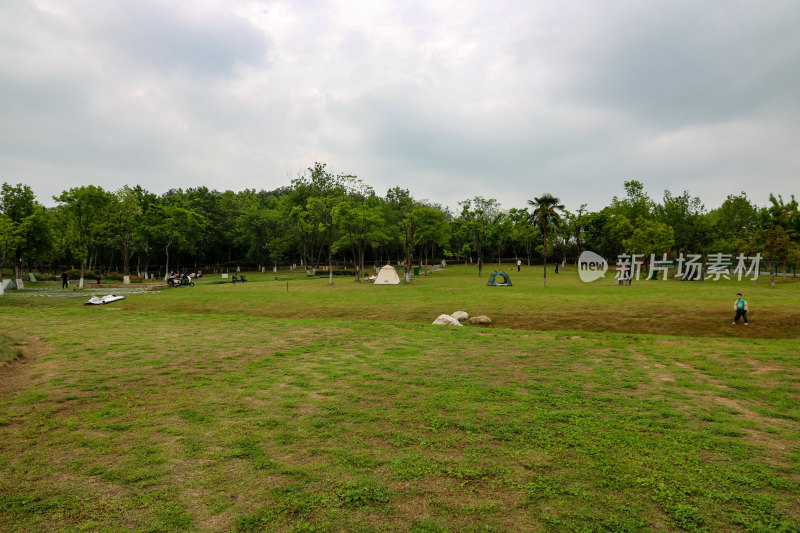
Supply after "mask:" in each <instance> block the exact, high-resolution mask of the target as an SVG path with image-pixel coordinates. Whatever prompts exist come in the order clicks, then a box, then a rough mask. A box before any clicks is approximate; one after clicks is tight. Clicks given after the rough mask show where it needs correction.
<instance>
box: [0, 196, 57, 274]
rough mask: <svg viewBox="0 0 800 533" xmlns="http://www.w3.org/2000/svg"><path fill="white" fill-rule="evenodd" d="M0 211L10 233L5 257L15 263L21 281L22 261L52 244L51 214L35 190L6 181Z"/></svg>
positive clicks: (15, 271) (6, 237) (0, 200)
mask: <svg viewBox="0 0 800 533" xmlns="http://www.w3.org/2000/svg"><path fill="white" fill-rule="evenodd" d="M0 214H2V215H3V216H4V217H5V218H6V219H7V220H6V223H5V224H4V227H5V229H4V231H5V232H8V233H7V235H6V236H5V237H4V240H5V246H6V247H7V250H6V253H7V254H8V257H7V258H6V260H5V261H10V262H12V263H13V268H14V277H15V278H16V280H17V283H18V284H20V283H21V281H22V266H23V262H24V261H26V260H31V259H33V258H34V257H36V256H37V254H39V253H43V252H44V251H46V250H47V249H49V248H50V246H51V243H52V232H51V226H50V223H49V217H48V216H47V213H46V212H45V210H44V208H43V207H42V206H41V205H39V203H38V202H37V201H36V196H35V195H34V194H33V190H32V189H31V188H30V187H28V186H27V185H24V184H22V183H18V184H17V185H14V186H12V185H10V184H8V183H3V185H2V188H0ZM5 261H4V262H5ZM0 280H2V277H0Z"/></svg>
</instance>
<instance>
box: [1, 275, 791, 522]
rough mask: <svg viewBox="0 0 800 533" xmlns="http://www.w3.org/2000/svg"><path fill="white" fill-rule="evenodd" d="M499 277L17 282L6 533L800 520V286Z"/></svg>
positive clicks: (5, 461)
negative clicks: (100, 292)
mask: <svg viewBox="0 0 800 533" xmlns="http://www.w3.org/2000/svg"><path fill="white" fill-rule="evenodd" d="M493 268H494V267H492V266H491V265H490V266H488V267H487V272H485V273H484V277H483V278H478V277H477V274H476V271H475V270H472V269H469V268H467V267H462V266H458V267H448V269H447V270H446V271H444V272H435V273H433V274H431V275H429V276H420V277H418V278H415V279H414V282H413V283H412V284H411V285H410V286H404V285H400V286H390V287H389V286H383V287H376V286H374V285H369V284H356V283H353V282H352V279H347V278H336V283H335V285H334V286H332V287H329V286H327V284H326V282H327V279H305V278H304V277H302V276H299V275H287V274H278V275H275V274H271V273H269V274H252V275H251V274H248V279H251V280H252V281H251V282H248V283H246V284H237V285H236V286H235V287H234V286H233V285H232V284H229V283H226V284H220V283H217V282H218V281H219V276H215V277H213V276H212V277H208V278H206V279H204V280H202V281H201V282H199V283H198V285H197V286H196V287H194V288H188V287H181V288H177V289H174V288H173V289H165V290H162V291H158V292H153V293H148V294H131V295H129V296H128V297H127V298H126V299H125V300H123V301H121V302H117V303H114V304H111V305H108V306H102V307H101V306H97V307H96V306H83V305H81V304H82V303H83V301H85V299H86V298H88V294H89V293H90V291H87V292H86V293H85V294H82V295H81V296H80V297H75V298H72V297H69V296H71V295H72V294H75V293H73V292H72V291H60V290H55V291H50V292H49V293H47V292H45V291H43V293H42V294H43V295H29V294H26V293H23V294H21V295H16V294H12V293H11V292H8V293H6V295H5V296H3V297H0V318H2V324H3V326H2V331H3V332H4V335H2V336H0V358H3V357H6V356H4V355H3V354H4V353H5V352H3V351H2V350H4V349H8V350H10V351H14V350H19V349H21V350H22V352H23V354H22V357H19V356H16V355H15V356H14V360H13V361H10V362H5V363H0V530H3V531H37V530H39V531H51V530H63V531H176V530H203V531H230V530H238V531H261V530H265V531H376V530H377V531H420V532H425V531H428V532H434V531H562V530H563V531H640V530H660V531H680V530H688V531H787V532H788V531H797V530H800V403H798V402H799V401H800V355H798V353H799V352H800V341H798V340H797V339H798V337H800V284H798V282H797V281H794V282H792V283H785V284H784V283H779V284H778V286H777V287H776V288H774V289H771V288H769V287H768V284H767V282H766V279H765V278H762V279H760V280H759V281H758V283H757V284H755V285H754V284H752V283H751V282H750V281H746V282H741V283H739V282H735V281H719V282H711V281H707V282H705V283H683V282H671V281H669V282H663V281H652V282H641V283H634V284H633V285H632V286H631V287H617V286H615V285H613V282H612V280H611V279H610V278H611V277H612V276H611V275H609V278H608V279H607V280H601V281H598V282H596V283H594V284H583V283H581V282H580V281H579V280H578V278H577V275H576V274H575V272H574V270H573V271H570V270H567V271H566V272H562V274H560V275H559V276H555V275H553V274H552V272H551V273H550V275H549V276H548V287H547V288H546V289H545V288H543V287H542V280H541V269H528V268H524V267H523V272H521V273H519V274H517V273H516V272H515V270H516V269H513V270H512V267H510V266H506V269H507V272H509V274H510V275H511V278H512V280H513V282H514V286H513V287H506V288H504V287H486V286H485V283H486V279H487V277H488V274H489V273H491V271H492V270H493ZM276 277H277V278H278V279H276ZM779 279H780V278H779ZM31 286H33V287H35V285H31ZM112 292H113V291H112ZM736 292H743V293H744V294H745V297H746V298H747V299H748V300H749V302H750V308H751V317H750V320H751V324H750V326H748V327H744V326H743V325H741V324H740V325H738V326H732V325H731V324H730V322H731V319H732V317H733V300H734V299H735V294H736ZM47 294H50V296H47ZM456 310H465V311H467V312H469V313H470V314H472V315H477V314H486V315H488V316H490V317H491V318H492V319H493V320H494V323H493V324H492V326H490V327H488V328H479V327H475V326H470V327H463V328H453V327H443V326H431V325H430V322H431V321H432V320H433V319H434V318H436V316H437V315H439V314H441V313H451V312H454V311H456ZM9 336H10V337H9ZM9 353H11V352H9ZM6 358H8V357H6ZM0 360H2V359H0Z"/></svg>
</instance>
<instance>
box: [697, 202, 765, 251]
mask: <svg viewBox="0 0 800 533" xmlns="http://www.w3.org/2000/svg"><path fill="white" fill-rule="evenodd" d="M708 224H709V225H710V226H711V230H712V235H713V240H712V243H711V244H710V245H709V246H708V248H709V249H710V250H713V251H714V252H719V253H733V252H735V251H736V250H737V245H738V243H739V242H740V241H741V240H742V239H743V238H744V237H745V236H746V235H748V234H751V233H753V232H754V231H755V230H756V229H757V228H758V227H759V220H758V208H757V207H756V206H755V205H753V203H752V202H750V200H749V199H748V198H747V194H746V193H744V192H742V193H741V194H739V195H733V194H729V195H728V197H727V198H726V199H725V201H724V202H723V203H722V205H721V206H719V207H718V208H717V209H713V210H711V211H710V212H709V214H708Z"/></svg>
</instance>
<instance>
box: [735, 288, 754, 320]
mask: <svg viewBox="0 0 800 533" xmlns="http://www.w3.org/2000/svg"><path fill="white" fill-rule="evenodd" d="M733 308H734V309H735V310H736V316H735V317H734V318H733V322H732V324H738V323H739V317H742V318H744V325H745V326H749V325H750V323H749V322H748V321H747V311H749V309H748V307H747V300H745V299H744V298H742V293H741V292H739V293H737V294H736V301H735V302H733Z"/></svg>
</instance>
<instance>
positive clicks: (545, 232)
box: [543, 226, 547, 287]
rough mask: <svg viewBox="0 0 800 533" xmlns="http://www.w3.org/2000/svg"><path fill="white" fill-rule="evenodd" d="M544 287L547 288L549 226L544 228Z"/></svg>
mask: <svg viewBox="0 0 800 533" xmlns="http://www.w3.org/2000/svg"><path fill="white" fill-rule="evenodd" d="M543 233H544V286H545V287H547V226H545V227H544V231H543Z"/></svg>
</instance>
